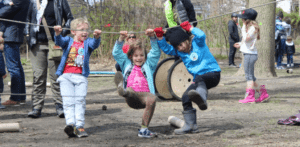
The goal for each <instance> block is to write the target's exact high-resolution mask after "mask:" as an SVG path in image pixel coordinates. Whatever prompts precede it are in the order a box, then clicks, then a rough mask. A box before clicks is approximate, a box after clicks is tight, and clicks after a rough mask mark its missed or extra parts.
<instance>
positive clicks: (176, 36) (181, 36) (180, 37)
mask: <svg viewBox="0 0 300 147" xmlns="http://www.w3.org/2000/svg"><path fill="white" fill-rule="evenodd" d="M166 38H168V40H169V42H170V43H171V45H173V47H174V48H177V46H178V45H179V44H180V43H181V42H183V41H186V40H188V39H189V35H188V34H187V33H186V32H185V31H184V30H183V29H182V28H181V27H176V28H171V29H169V30H168V31H167V33H166Z"/></svg>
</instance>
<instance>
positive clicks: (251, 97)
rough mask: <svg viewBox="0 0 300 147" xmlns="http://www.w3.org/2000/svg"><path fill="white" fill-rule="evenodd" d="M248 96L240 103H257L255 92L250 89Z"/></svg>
mask: <svg viewBox="0 0 300 147" xmlns="http://www.w3.org/2000/svg"><path fill="white" fill-rule="evenodd" d="M246 94H247V96H246V97H245V99H243V100H239V103H255V90H254V89H251V88H249V89H247V90H246Z"/></svg>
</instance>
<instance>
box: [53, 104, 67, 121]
mask: <svg viewBox="0 0 300 147" xmlns="http://www.w3.org/2000/svg"><path fill="white" fill-rule="evenodd" d="M55 107H56V114H57V116H58V117H59V118H65V114H64V108H63V105H62V104H55Z"/></svg>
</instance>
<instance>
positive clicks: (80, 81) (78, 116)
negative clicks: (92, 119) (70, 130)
mask: <svg viewBox="0 0 300 147" xmlns="http://www.w3.org/2000/svg"><path fill="white" fill-rule="evenodd" d="M70 80H71V81H72V82H73V83H74V85H75V121H76V124H75V126H76V131H75V134H76V135H77V136H78V137H86V136H88V134H87V133H86V132H85V130H84V124H85V122H84V121H85V118H84V114H85V109H86V101H85V97H86V94H87V87H88V80H87V78H86V77H84V76H83V75H81V74H72V77H71V79H70Z"/></svg>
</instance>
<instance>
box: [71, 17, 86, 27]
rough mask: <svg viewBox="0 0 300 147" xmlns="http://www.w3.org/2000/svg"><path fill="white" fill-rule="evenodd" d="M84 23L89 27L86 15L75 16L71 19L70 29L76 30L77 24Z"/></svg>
mask: <svg viewBox="0 0 300 147" xmlns="http://www.w3.org/2000/svg"><path fill="white" fill-rule="evenodd" d="M83 23H86V24H88V26H89V27H90V23H89V22H88V20H87V18H86V17H84V18H83V17H81V18H76V19H74V20H72V21H71V30H76V29H77V26H78V25H79V24H83Z"/></svg>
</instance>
